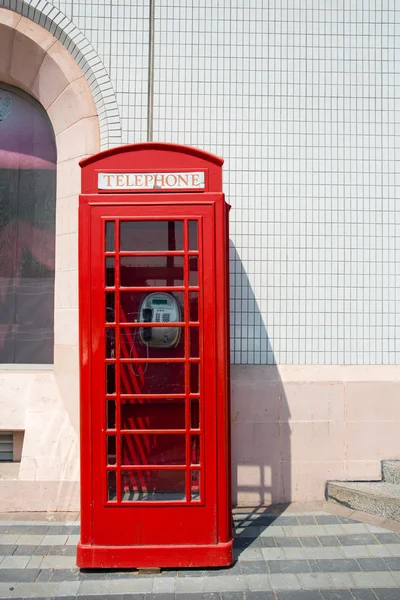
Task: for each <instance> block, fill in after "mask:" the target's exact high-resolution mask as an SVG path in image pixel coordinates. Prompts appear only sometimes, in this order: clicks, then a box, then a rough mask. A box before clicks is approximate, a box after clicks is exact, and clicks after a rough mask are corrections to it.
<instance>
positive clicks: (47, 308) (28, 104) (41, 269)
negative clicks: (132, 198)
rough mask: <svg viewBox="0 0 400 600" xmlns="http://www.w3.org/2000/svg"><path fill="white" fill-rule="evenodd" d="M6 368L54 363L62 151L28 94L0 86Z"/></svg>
mask: <svg viewBox="0 0 400 600" xmlns="http://www.w3.org/2000/svg"><path fill="white" fill-rule="evenodd" d="M0 107H1V110H0V363H17V364H18V363H19V364H23V363H36V364H49V363H52V362H53V345H54V343H53V339H54V269H55V262H54V257H55V199H56V162H57V160H56V146H55V140H54V133H53V130H52V128H51V125H50V121H49V120H48V117H47V115H46V113H45V112H44V110H43V109H42V108H41V106H40V105H39V104H38V103H37V102H35V101H34V100H33V99H31V98H30V97H29V96H27V95H26V94H22V93H21V94H20V93H19V92H18V90H13V89H12V88H8V87H7V86H3V85H1V86H0Z"/></svg>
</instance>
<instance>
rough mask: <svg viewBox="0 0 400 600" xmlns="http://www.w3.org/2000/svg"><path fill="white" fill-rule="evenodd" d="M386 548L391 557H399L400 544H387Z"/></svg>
mask: <svg viewBox="0 0 400 600" xmlns="http://www.w3.org/2000/svg"><path fill="white" fill-rule="evenodd" d="M386 548H387V549H388V550H389V552H390V553H391V554H393V556H400V544H387V545H386Z"/></svg>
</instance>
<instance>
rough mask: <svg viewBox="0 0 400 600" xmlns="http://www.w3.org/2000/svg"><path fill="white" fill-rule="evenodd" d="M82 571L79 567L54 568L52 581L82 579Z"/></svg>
mask: <svg viewBox="0 0 400 600" xmlns="http://www.w3.org/2000/svg"><path fill="white" fill-rule="evenodd" d="M80 575H81V573H80V570H79V569H78V568H75V569H54V570H53V575H52V577H51V581H57V582H59V581H80V580H81V576H80Z"/></svg>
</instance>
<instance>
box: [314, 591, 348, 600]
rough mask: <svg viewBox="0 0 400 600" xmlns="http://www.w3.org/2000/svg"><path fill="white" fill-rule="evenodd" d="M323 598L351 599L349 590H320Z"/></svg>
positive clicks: (328, 599)
mask: <svg viewBox="0 0 400 600" xmlns="http://www.w3.org/2000/svg"><path fill="white" fill-rule="evenodd" d="M321 595H322V597H323V599H324V600H353V596H352V594H351V592H350V590H321Z"/></svg>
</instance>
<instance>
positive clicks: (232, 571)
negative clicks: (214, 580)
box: [205, 561, 261, 577]
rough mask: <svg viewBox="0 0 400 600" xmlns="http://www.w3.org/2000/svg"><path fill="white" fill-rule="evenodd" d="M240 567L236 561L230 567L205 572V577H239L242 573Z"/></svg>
mask: <svg viewBox="0 0 400 600" xmlns="http://www.w3.org/2000/svg"><path fill="white" fill-rule="evenodd" d="M260 562H261V561H260ZM240 565H241V563H239V561H237V562H234V563H233V565H231V566H230V567H215V568H213V569H208V570H206V571H205V575H206V576H208V577H218V576H220V575H241V574H242V571H241V568H240Z"/></svg>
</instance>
